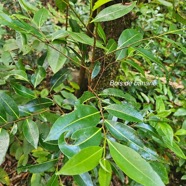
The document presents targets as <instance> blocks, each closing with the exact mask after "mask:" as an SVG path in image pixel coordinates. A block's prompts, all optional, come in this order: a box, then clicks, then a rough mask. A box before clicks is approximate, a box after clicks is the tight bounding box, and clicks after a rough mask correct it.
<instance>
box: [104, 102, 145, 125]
mask: <svg viewBox="0 0 186 186" xmlns="http://www.w3.org/2000/svg"><path fill="white" fill-rule="evenodd" d="M105 109H106V110H107V111H108V112H109V113H110V114H112V115H114V116H116V117H118V118H120V119H123V120H126V121H132V122H141V121H142V120H143V116H142V115H141V114H140V113H139V112H138V111H137V110H135V109H134V108H133V107H131V106H130V105H128V104H123V105H118V104H111V105H109V106H107V107H105Z"/></svg>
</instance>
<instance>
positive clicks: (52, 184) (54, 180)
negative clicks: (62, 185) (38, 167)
mask: <svg viewBox="0 0 186 186" xmlns="http://www.w3.org/2000/svg"><path fill="white" fill-rule="evenodd" d="M46 186H59V183H58V176H56V175H55V174H54V175H53V176H52V177H51V178H50V180H49V181H48V182H47V184H46Z"/></svg>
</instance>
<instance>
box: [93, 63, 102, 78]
mask: <svg viewBox="0 0 186 186" xmlns="http://www.w3.org/2000/svg"><path fill="white" fill-rule="evenodd" d="M100 70H101V64H100V62H97V63H96V64H95V66H94V68H93V70H92V74H91V79H94V78H95V77H96V76H97V75H98V74H99V72H100Z"/></svg>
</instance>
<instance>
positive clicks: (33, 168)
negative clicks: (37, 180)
mask: <svg viewBox="0 0 186 186" xmlns="http://www.w3.org/2000/svg"><path fill="white" fill-rule="evenodd" d="M57 161H58V160H56V159H52V160H50V161H47V162H44V163H41V164H35V165H27V166H22V167H18V171H21V172H22V171H26V170H28V171H29V172H30V173H43V172H44V171H47V170H49V169H51V168H52V167H54V165H55V164H56V163H57Z"/></svg>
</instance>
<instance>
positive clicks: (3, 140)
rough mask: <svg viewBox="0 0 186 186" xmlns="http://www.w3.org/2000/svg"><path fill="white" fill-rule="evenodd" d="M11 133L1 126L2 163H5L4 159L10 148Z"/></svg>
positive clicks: (0, 162) (0, 161) (0, 158)
mask: <svg viewBox="0 0 186 186" xmlns="http://www.w3.org/2000/svg"><path fill="white" fill-rule="evenodd" d="M9 141H10V138H9V134H8V132H7V131H6V130H4V129H2V128H0V154H1V155H0V165H1V164H2V163H3V161H4V157H5V155H6V152H7V150H8V146H9Z"/></svg>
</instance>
